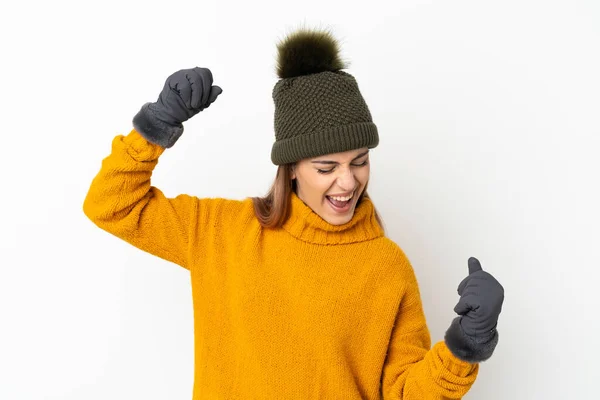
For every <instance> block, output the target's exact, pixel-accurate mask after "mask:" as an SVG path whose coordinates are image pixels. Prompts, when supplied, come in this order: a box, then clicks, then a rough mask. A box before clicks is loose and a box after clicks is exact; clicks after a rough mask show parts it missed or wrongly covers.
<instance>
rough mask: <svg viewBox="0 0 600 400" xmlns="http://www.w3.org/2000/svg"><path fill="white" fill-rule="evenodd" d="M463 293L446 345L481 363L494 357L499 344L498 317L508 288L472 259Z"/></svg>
mask: <svg viewBox="0 0 600 400" xmlns="http://www.w3.org/2000/svg"><path fill="white" fill-rule="evenodd" d="M458 294H459V295H460V296H461V297H460V300H459V302H458V304H456V306H455V307H454V311H455V312H456V313H457V314H459V315H461V316H460V317H456V318H455V319H454V320H453V321H452V324H451V325H450V328H448V330H447V331H446V334H445V337H444V339H445V341H446V345H447V346H448V348H449V349H450V351H452V353H453V354H454V355H455V356H456V357H458V358H460V359H462V360H465V361H468V362H471V363H477V362H480V361H485V360H487V359H488V358H490V357H491V356H492V353H493V352H494V349H495V348H496V344H498V331H497V330H496V326H497V324H498V317H499V315H500V312H501V311H502V303H503V302H504V288H503V287H502V285H501V284H500V283H499V282H498V281H497V280H496V278H494V277H493V276H492V275H491V274H489V273H488V272H485V271H483V269H482V268H481V264H480V263H479V260H477V259H476V258H475V257H471V258H469V276H467V277H466V278H465V279H463V281H462V282H461V283H460V285H458Z"/></svg>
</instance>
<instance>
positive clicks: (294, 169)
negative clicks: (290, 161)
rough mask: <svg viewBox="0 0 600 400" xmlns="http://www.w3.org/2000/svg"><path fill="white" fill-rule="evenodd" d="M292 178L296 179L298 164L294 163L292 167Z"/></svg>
mask: <svg viewBox="0 0 600 400" xmlns="http://www.w3.org/2000/svg"><path fill="white" fill-rule="evenodd" d="M290 178H291V179H292V180H294V179H296V165H292V166H291V168H290Z"/></svg>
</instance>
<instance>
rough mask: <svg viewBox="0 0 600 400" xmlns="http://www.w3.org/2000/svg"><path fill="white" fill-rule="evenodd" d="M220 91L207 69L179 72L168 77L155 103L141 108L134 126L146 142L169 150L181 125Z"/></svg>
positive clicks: (178, 135)
mask: <svg viewBox="0 0 600 400" xmlns="http://www.w3.org/2000/svg"><path fill="white" fill-rule="evenodd" d="M222 92H223V89H221V88H220V87H219V86H213V76H212V73H211V71H210V70H209V69H208V68H200V67H195V68H191V69H181V70H179V71H177V72H174V73H173V74H171V75H170V76H169V77H168V78H167V80H166V81H165V85H164V87H163V90H162V92H161V93H160V95H159V96H158V100H157V101H156V102H154V103H146V104H144V105H143V106H142V108H141V110H140V111H139V112H138V113H137V114H136V115H135V117H134V118H133V126H134V128H135V129H136V130H137V131H138V132H139V133H140V134H141V135H142V136H144V137H145V138H146V140H148V141H150V142H153V143H156V144H158V145H160V146H162V147H165V148H169V147H172V146H173V145H174V144H175V142H176V141H177V140H178V139H179V137H180V136H181V135H182V133H183V124H182V123H183V122H185V121H187V120H188V119H190V118H191V117H193V116H194V115H196V114H198V113H199V112H200V111H202V110H204V109H205V108H208V107H209V106H210V105H211V104H212V103H213V102H214V101H215V100H216V99H217V97H218V96H219V95H220V94H221V93H222Z"/></svg>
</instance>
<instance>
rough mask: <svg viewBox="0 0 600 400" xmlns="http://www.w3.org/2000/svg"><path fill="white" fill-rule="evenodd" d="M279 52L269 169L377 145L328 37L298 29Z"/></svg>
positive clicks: (359, 97) (355, 89)
mask: <svg viewBox="0 0 600 400" xmlns="http://www.w3.org/2000/svg"><path fill="white" fill-rule="evenodd" d="M277 48H278V51H279V54H278V60H277V75H278V77H279V78H281V79H280V80H279V81H278V82H277V83H276V84H275V87H274V88H273V100H274V102H275V124H274V126H275V143H274V144H273V148H272V150H271V161H272V162H273V164H275V165H281V164H286V163H291V162H296V161H299V160H301V159H303V158H311V157H317V156H321V155H325V154H331V153H338V152H344V151H348V150H354V149H358V148H361V147H368V148H374V147H376V146H377V145H378V144H379V135H378V133H377V127H376V125H375V124H374V123H373V121H372V118H371V113H370V111H369V108H368V107H367V104H366V103H365V101H364V99H363V97H362V95H361V94H360V91H359V89H358V84H357V83H356V80H355V78H354V77H353V76H352V75H350V74H349V73H347V72H345V71H342V70H341V69H343V68H346V65H345V64H344V63H343V62H342V61H341V59H340V56H339V47H338V43H337V41H336V40H335V38H334V37H333V36H332V35H331V33H330V32H328V31H317V30H309V29H300V30H298V31H296V32H294V33H292V34H290V35H289V36H288V37H287V38H285V39H284V40H283V41H281V42H280V43H279V44H278V45H277Z"/></svg>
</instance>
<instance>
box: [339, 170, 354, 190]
mask: <svg viewBox="0 0 600 400" xmlns="http://www.w3.org/2000/svg"><path fill="white" fill-rule="evenodd" d="M337 184H338V186H339V187H340V189H341V190H342V191H344V192H350V191H352V190H354V188H356V178H355V176H354V172H353V171H352V168H338V176H337Z"/></svg>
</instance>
